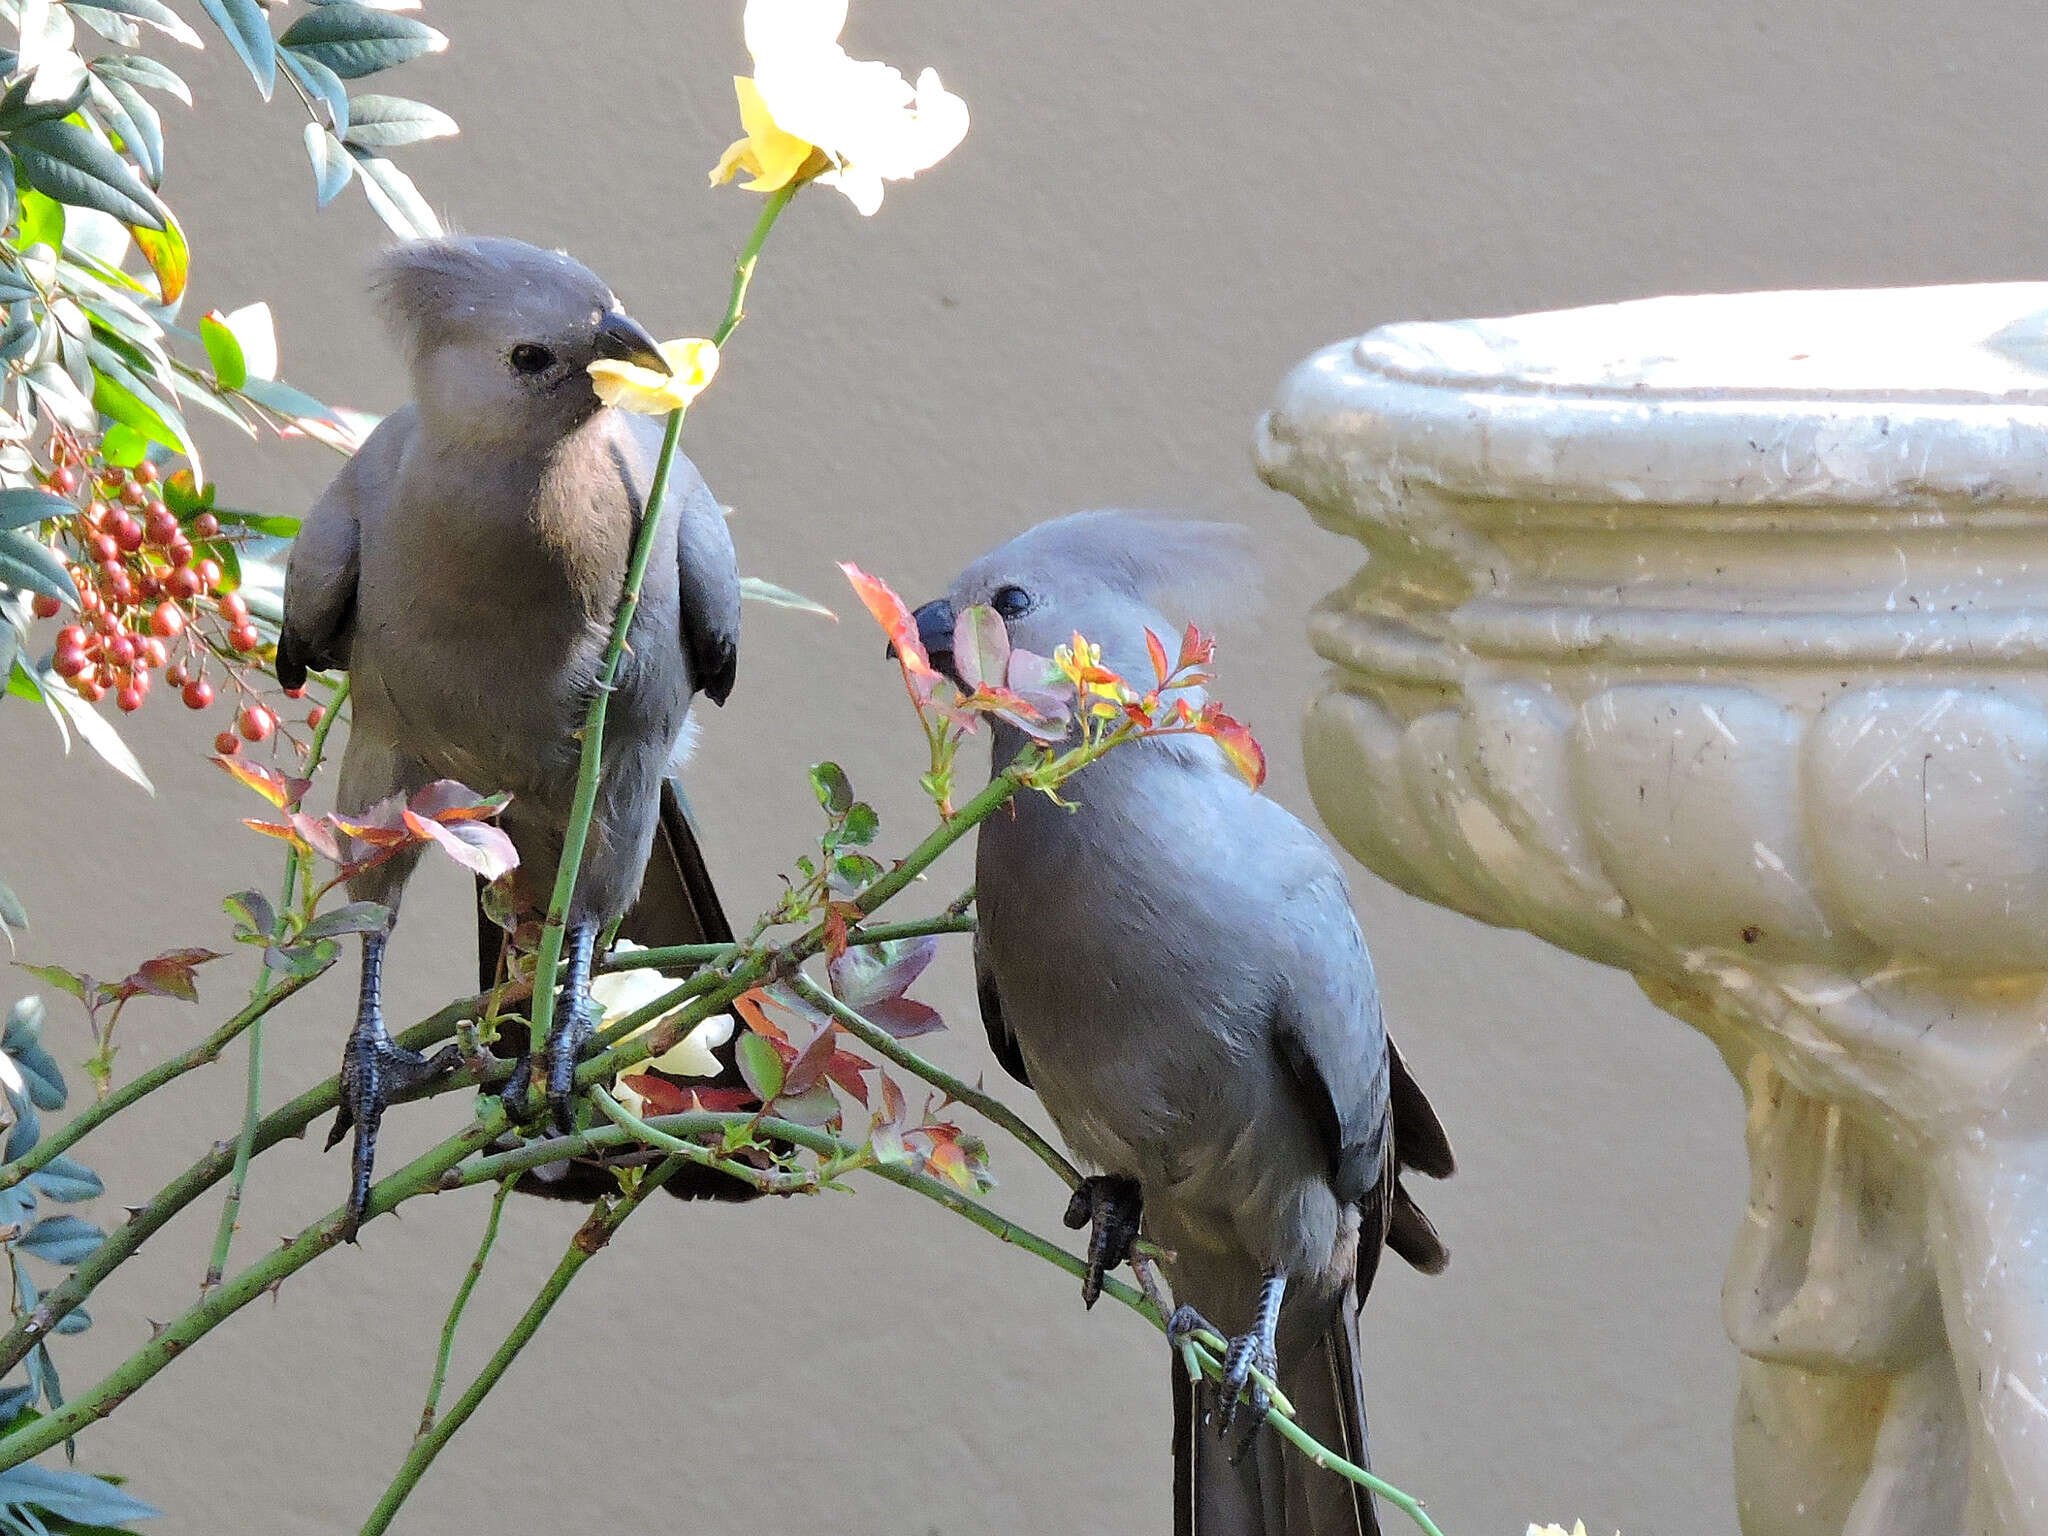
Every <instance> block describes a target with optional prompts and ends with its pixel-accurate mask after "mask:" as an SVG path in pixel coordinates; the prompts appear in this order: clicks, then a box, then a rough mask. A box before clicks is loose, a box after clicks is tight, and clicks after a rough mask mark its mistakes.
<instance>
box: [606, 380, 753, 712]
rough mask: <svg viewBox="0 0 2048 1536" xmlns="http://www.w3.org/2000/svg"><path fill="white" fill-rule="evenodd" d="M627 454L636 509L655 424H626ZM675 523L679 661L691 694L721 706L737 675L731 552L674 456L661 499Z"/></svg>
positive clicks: (645, 419) (693, 477)
mask: <svg viewBox="0 0 2048 1536" xmlns="http://www.w3.org/2000/svg"><path fill="white" fill-rule="evenodd" d="M627 421H628V423H629V426H628V430H629V432H630V433H631V443H632V451H631V452H630V454H628V455H627V458H628V459H629V461H630V462H629V463H628V465H627V466H626V474H627V478H628V481H629V483H630V484H631V485H632V487H633V492H634V500H635V502H636V503H640V504H644V503H645V501H646V498H647V495H648V493H649V491H651V490H652V488H653V486H652V482H653V478H654V464H655V461H656V459H657V458H658V457H659V456H660V452H661V435H662V423H661V419H660V418H659V417H654V416H633V417H629V418H627ZM663 500H664V501H665V502H666V503H667V505H668V507H669V509H670V510H671V512H672V514H673V516H674V517H675V519H676V594H677V598H678V600H679V603H678V606H679V610H680V612H679V616H680V618H681V621H682V629H683V634H682V640H683V651H684V654H685V655H687V656H688V657H689V658H690V677H691V680H692V681H693V682H694V683H695V684H696V686H697V691H698V692H699V693H702V694H706V695H708V696H709V697H710V699H711V702H712V703H714V704H723V703H724V702H725V701H726V699H727V697H728V696H729V695H730V694H731V693H732V685H733V679H734V677H735V676H736V674H737V673H738V670H739V651H740V564H739V556H738V555H737V554H736V553H735V552H734V550H733V547H732V533H731V531H730V530H729V529H728V528H727V527H726V526H725V513H724V512H723V511H722V510H721V509H720V507H719V505H718V501H717V499H716V498H715V497H713V496H712V494H711V488H710V487H709V486H707V485H706V484H705V483H704V477H703V476H702V475H700V474H699V473H697V466H696V465H694V464H692V463H691V462H690V461H689V460H688V459H687V458H685V457H684V456H683V455H681V454H677V455H676V459H675V465H674V467H673V468H672V469H671V470H670V472H669V481H668V491H667V493H666V495H665V496H664V497H663Z"/></svg>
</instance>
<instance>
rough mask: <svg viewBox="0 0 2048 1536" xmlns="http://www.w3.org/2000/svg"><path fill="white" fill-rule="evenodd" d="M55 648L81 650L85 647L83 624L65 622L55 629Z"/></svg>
mask: <svg viewBox="0 0 2048 1536" xmlns="http://www.w3.org/2000/svg"><path fill="white" fill-rule="evenodd" d="M57 649H58V650H60V651H82V650H84V649H85V626H84V625H83V624H66V625H65V626H64V627H63V628H62V629H60V630H58V631H57Z"/></svg>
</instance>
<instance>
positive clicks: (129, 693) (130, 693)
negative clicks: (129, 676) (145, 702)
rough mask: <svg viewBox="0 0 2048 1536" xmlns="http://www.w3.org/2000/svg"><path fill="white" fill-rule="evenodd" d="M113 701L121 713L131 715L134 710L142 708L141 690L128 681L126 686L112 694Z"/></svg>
mask: <svg viewBox="0 0 2048 1536" xmlns="http://www.w3.org/2000/svg"><path fill="white" fill-rule="evenodd" d="M114 702H115V704H117V705H119V706H120V710H121V713H122V714H124V715H132V714H134V713H135V711H136V710H138V709H140V708H142V690H141V689H140V688H138V687H136V686H135V685H134V684H133V683H130V684H129V685H128V686H127V687H126V688H123V689H122V690H121V691H120V692H119V693H117V694H115V695H114Z"/></svg>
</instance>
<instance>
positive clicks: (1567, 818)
mask: <svg viewBox="0 0 2048 1536" xmlns="http://www.w3.org/2000/svg"><path fill="white" fill-rule="evenodd" d="M1258 453H1259V463H1260V467H1261V471H1262V473H1263V474H1264V475H1265V477H1266V479H1267V480H1268V481H1270V482H1271V483H1272V484H1273V485H1275V486H1277V487H1280V488H1282V489H1284V490H1287V491H1289V492H1291V493H1293V494H1294V495H1295V496H1296V497H1298V498H1299V499H1300V500H1301V502H1302V503H1303V504H1304V505H1305V506H1306V507H1307V508H1308V510H1309V512H1310V514H1311V515H1312V516H1313V517H1314V518H1315V519H1316V521H1317V522H1319V523H1321V524H1322V525H1323V526H1325V527H1327V528H1330V529H1332V530H1335V531H1337V532H1339V533H1342V534H1345V535H1347V536H1349V537H1351V538H1354V539H1356V540H1357V541H1358V542H1359V543H1360V544H1361V545H1363V546H1364V547H1365V551H1366V556H1367V558H1366V560H1365V563H1364V564H1363V565H1362V566H1361V567H1360V569H1359V570H1358V572H1357V574H1356V575H1355V576H1354V577H1353V578H1352V579H1351V580H1350V581H1349V582H1348V583H1347V584H1346V585H1344V586H1343V587H1342V588H1340V589H1339V590H1338V591H1336V592H1333V593H1332V594H1330V596H1329V597H1328V598H1326V599H1325V600H1324V601H1323V603H1322V604H1321V605H1320V606H1319V608H1318V609H1317V611H1316V614H1315V616H1314V618H1313V620H1312V621H1311V625H1310V634H1311V638H1312V641H1313V643H1314V645H1315V648H1316V650H1317V652H1318V653H1319V654H1320V655H1322V656H1323V658H1324V659H1325V660H1327V661H1328V662H1329V664H1330V670H1329V672H1328V674H1327V676H1326V679H1325V681H1324V685H1323V687H1322V689H1321V692H1320V694H1319V695H1318V696H1317V698H1316V699H1315V700H1314V702H1313V703H1312V704H1311V705H1310V707H1309V711H1308V716H1307V720H1306V723H1305V725H1304V727H1303V734H1304V741H1305V747H1306V755H1307V762H1308V772H1309V782H1310V787H1311V789H1312V791H1313V793H1314V796H1315V800H1316V804H1317V806H1318V808H1319V809H1320V811H1321V813H1322V815H1323V817H1324V819H1325V821H1326V822H1327V824H1328V825H1329V827H1330V829H1331V830H1332V831H1333V832H1334V833H1335V834H1336V836H1337V837H1338V838H1339V839H1341V840H1342V841H1343V842H1344V843H1345V845H1346V846H1348V847H1349V848H1350V849H1351V850H1352V852H1354V853H1355V854H1356V855H1357V856H1358V857H1359V858H1360V859H1361V860H1363V861H1364V862H1365V863H1366V864H1367V865H1368V866H1369V867H1370V868H1371V869H1373V870H1374V871H1375V872H1377V873H1378V874H1380V875H1382V876H1383V877H1385V878H1386V879H1388V880H1390V881H1392V882H1394V883H1395V884H1396V885H1398V886H1400V887H1402V888H1403V889H1405V890H1407V891H1410V892H1413V893H1414V894H1415V895H1417V896H1421V897H1423V898H1425V899H1426V900H1429V901H1433V902H1437V903H1440V904H1442V905H1444V906H1447V907H1451V908H1454V909H1455V910H1457V911H1460V912H1464V913H1467V914H1469V915H1471V916H1473V917H1476V918H1479V919H1481V920H1482V921H1485V922H1490V923H1498V924H1506V925H1513V926H1515V927H1519V928H1526V929H1528V930H1529V931H1530V932H1532V933H1535V934H1537V935H1539V936H1540V937H1542V938H1544V939H1547V940H1548V941H1550V942H1551V943H1553V944H1557V945H1561V946H1563V947H1564V948H1566V949H1569V950H1571V951H1572V952H1574V953H1576V954H1580V955H1584V956H1586V957H1588V958H1590V959H1593V960H1597V961H1600V962H1602V963H1604V964H1607V965H1614V966H1620V967H1622V968H1624V969H1625V970H1627V971H1628V972H1629V973H1630V974H1631V975H1633V976H1634V977H1635V978H1636V980H1637V981H1638V982H1639V983H1640V984H1641V986H1642V988H1643V990H1644V991H1645V992H1646V993H1648V994H1649V996H1650V997H1651V999H1652V1000H1654V1001H1655V1002H1656V1003H1657V1004H1659V1005H1660V1006H1661V1007H1663V1008H1665V1009H1668V1010H1669V1011H1670V1012H1672V1013H1674V1014H1676V1015H1677V1016H1678V1017H1679V1018H1681V1019H1683V1020H1684V1021H1685V1022H1686V1023H1688V1024H1691V1025H1693V1026H1694V1027H1695V1028H1697V1029H1700V1030H1702V1031H1703V1032H1705V1033H1706V1034H1707V1035H1708V1036H1709V1037H1710V1038H1711V1039H1712V1040H1713V1042H1714V1044H1715V1045H1716V1046H1717V1047H1718V1048H1719V1050H1720V1052H1721V1054H1722V1056H1723V1057H1724V1058H1725V1059H1726V1061H1727V1064H1728V1067H1729V1070H1730V1071H1732V1072H1733V1073H1734V1074H1735V1076H1736V1078H1737V1079H1738V1081H1739V1082H1740V1083H1741V1085H1742V1089H1743V1092H1744V1094H1745V1096H1746V1098H1747V1102H1748V1126H1747V1136H1748V1147H1749V1159H1750V1191H1749V1204H1748V1210H1747V1213H1746V1216H1745V1219H1744V1221H1743V1222H1742V1224H1741V1227H1740V1229H1739V1230H1738V1231H1737V1233H1736V1234H1735V1241H1734V1254H1733V1257H1732V1258H1731V1260H1730V1262H1729V1267H1728V1273H1727V1278H1726V1281H1725V1284H1724V1287H1723V1291H1722V1310H1723V1314H1724V1321H1725V1324H1726V1327H1727V1330H1728V1335H1729V1337H1730V1339H1731V1340H1732V1341H1733V1342H1734V1344H1735V1347H1736V1348H1737V1349H1738V1350H1740V1351H1741V1353H1742V1357H1743V1358H1742V1368H1741V1391H1740V1400H1739V1402H1738V1405H1737V1409H1736V1413H1735V1424H1734V1434H1735V1464H1736V1479H1737V1484H1738V1488H1737V1493H1738V1502H1739V1507H1740V1510H1741V1516H1742V1524H1743V1529H1744V1530H1745V1532H1747V1533H1748V1536H1823V1533H1830V1536H1832V1533H1836V1532H1843V1533H1850V1536H1954V1533H1956V1532H1959V1531H1962V1532H1970V1533H1992V1532H1996V1533H2001V1536H2022V1533H2039V1532H2042V1531H2048V284H2038V283H2026V284H1983V285H1973V286H1959V287H1941V288H1919V289H1887V290H1872V291H1861V292H1849V291H1841V292H1799V293H1752V294H1728V295H1716V296H1708V297H1697V298H1659V299H1648V300H1642V301H1639V302H1634V303H1627V304H1614V305H1607V306H1602V307H1599V308H1593V309H1580V310H1570V311H1563V312H1559V313H1553V314H1539V315H1524V316H1518V317H1515V318H1511V319H1504V320H1468V321H1459V322H1455V323H1445V324H1409V325H1394V326H1388V327H1386V328H1384V329H1381V330H1378V331H1374V332H1373V333H1372V334H1370V335H1368V336H1365V337H1363V338H1362V339H1360V340H1357V341H1354V342H1345V343H1343V344H1342V345H1338V346H1333V347H1330V348H1328V349H1326V350H1324V351H1322V352H1319V353H1317V354H1315V355H1314V356H1312V357H1310V358H1309V359H1308V360H1307V361H1306V362H1304V363H1303V364H1301V366H1300V367H1298V368H1297V369H1296V370H1295V371H1294V373H1293V374H1292V375H1291V376H1290V377H1289V378H1288V380H1287V381H1286V383H1285V384H1284V385H1283V387H1282V389H1281V391H1280V395H1279V399H1278V401H1277V402H1276V404H1275V405H1274V407H1273V410H1272V411H1271V412H1270V414H1269V415H1268V416H1267V418H1266V419H1265V421H1264V422H1263V423H1262V425H1261V429H1260V440H1259V445H1258Z"/></svg>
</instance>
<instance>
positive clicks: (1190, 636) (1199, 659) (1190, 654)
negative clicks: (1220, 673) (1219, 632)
mask: <svg viewBox="0 0 2048 1536" xmlns="http://www.w3.org/2000/svg"><path fill="white" fill-rule="evenodd" d="M1215 654H1216V642H1215V641H1214V640H1212V639H1210V638H1209V637H1208V636H1207V635H1205V634H1203V633H1202V632H1201V631H1200V630H1199V629H1197V628H1195V626H1194V625H1192V624H1190V625H1189V626H1188V627H1187V633H1185V634H1183V635H1182V636H1181V637H1180V666H1181V667H1206V666H1207V665H1208V664H1209V662H1210V660H1211V658H1213V657H1214V656H1215ZM1175 670H1176V671H1178V670H1179V668H1176V669H1175Z"/></svg>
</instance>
